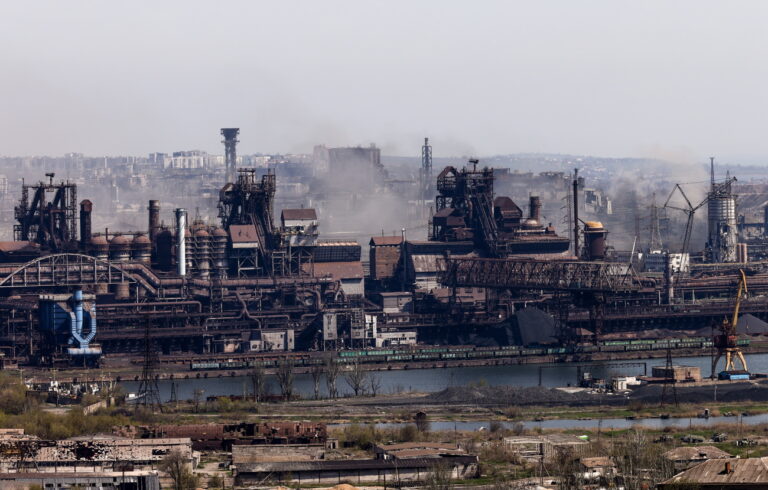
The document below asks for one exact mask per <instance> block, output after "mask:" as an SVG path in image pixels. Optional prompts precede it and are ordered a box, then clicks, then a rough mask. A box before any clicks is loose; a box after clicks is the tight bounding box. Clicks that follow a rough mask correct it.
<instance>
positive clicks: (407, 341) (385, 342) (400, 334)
mask: <svg viewBox="0 0 768 490" xmlns="http://www.w3.org/2000/svg"><path fill="white" fill-rule="evenodd" d="M400 345H416V331H415V330H394V329H393V330H380V331H378V332H377V333H376V347H377V348H378V347H394V346H400Z"/></svg>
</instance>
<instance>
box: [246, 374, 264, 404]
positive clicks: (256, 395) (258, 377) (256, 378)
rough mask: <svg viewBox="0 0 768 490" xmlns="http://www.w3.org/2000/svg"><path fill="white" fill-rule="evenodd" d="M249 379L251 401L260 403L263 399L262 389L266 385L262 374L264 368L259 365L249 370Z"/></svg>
mask: <svg viewBox="0 0 768 490" xmlns="http://www.w3.org/2000/svg"><path fill="white" fill-rule="evenodd" d="M248 376H249V377H250V378H251V386H252V388H253V401H255V402H257V403H258V402H260V401H261V399H262V398H263V397H264V388H265V385H266V378H267V376H266V374H265V373H264V366H262V365H261V364H255V365H254V366H253V368H251V372H250V373H249V374H248Z"/></svg>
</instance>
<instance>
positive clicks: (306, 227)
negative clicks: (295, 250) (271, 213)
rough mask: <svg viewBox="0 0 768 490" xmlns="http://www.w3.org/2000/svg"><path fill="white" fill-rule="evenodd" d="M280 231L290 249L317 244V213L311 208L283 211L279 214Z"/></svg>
mask: <svg viewBox="0 0 768 490" xmlns="http://www.w3.org/2000/svg"><path fill="white" fill-rule="evenodd" d="M280 222H281V225H282V231H283V234H284V235H285V236H287V237H288V240H289V241H288V244H289V245H290V246H292V247H297V246H314V245H316V244H317V237H318V235H319V232H318V228H317V226H318V221H317V213H316V212H315V210H314V209H311V208H301V209H283V211H282V213H281V214H280Z"/></svg>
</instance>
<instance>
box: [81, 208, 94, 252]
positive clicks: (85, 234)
mask: <svg viewBox="0 0 768 490" xmlns="http://www.w3.org/2000/svg"><path fill="white" fill-rule="evenodd" d="M91 211H93V203H92V202H91V201H89V200H88V199H83V200H82V201H81V202H80V249H81V250H83V251H84V250H86V249H87V248H88V243H89V242H90V241H91Z"/></svg>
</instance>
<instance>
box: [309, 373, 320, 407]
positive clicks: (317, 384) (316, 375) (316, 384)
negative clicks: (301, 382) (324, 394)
mask: <svg viewBox="0 0 768 490" xmlns="http://www.w3.org/2000/svg"><path fill="white" fill-rule="evenodd" d="M309 373H310V374H311V375H312V385H313V386H314V388H315V400H319V399H320V379H321V378H322V377H323V366H322V365H320V364H315V366H314V367H313V368H312V370H311V371H310V372H309Z"/></svg>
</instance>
